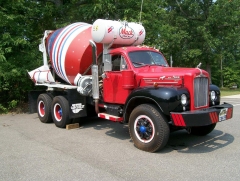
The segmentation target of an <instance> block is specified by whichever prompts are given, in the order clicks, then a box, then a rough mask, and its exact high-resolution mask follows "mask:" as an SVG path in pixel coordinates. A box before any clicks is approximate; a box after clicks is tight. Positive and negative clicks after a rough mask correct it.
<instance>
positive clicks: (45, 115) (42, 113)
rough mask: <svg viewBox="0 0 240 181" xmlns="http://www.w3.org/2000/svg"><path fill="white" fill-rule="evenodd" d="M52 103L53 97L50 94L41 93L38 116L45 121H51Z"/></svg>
mask: <svg viewBox="0 0 240 181" xmlns="http://www.w3.org/2000/svg"><path fill="white" fill-rule="evenodd" d="M51 104H52V98H51V97H50V96H49V95H48V94H40V95H39V96H38V99H37V113H38V118H39V119H40V121H41V122H43V123H51V122H52V115H51Z"/></svg>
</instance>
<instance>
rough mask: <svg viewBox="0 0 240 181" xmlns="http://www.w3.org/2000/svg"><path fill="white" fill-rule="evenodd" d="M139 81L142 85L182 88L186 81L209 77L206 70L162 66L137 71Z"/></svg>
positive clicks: (151, 66) (145, 67) (147, 67)
mask: <svg viewBox="0 0 240 181" xmlns="http://www.w3.org/2000/svg"><path fill="white" fill-rule="evenodd" d="M136 72H137V74H136V75H137V79H138V80H139V81H140V82H141V85H146V84H147V85H154V84H159V85H169V86H173V85H175V86H180V85H182V84H183V83H184V80H193V79H194V78H195V77H209V75H208V73H207V72H206V71H205V70H202V69H199V68H178V67H161V66H155V65H154V66H153V65H150V66H144V67H141V68H138V69H136Z"/></svg>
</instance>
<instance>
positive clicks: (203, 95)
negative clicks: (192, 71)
mask: <svg viewBox="0 0 240 181" xmlns="http://www.w3.org/2000/svg"><path fill="white" fill-rule="evenodd" d="M206 105H208V78H206V77H197V78H195V79H194V106H195V108H198V107H202V106H206Z"/></svg>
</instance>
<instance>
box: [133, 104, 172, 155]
mask: <svg viewBox="0 0 240 181" xmlns="http://www.w3.org/2000/svg"><path fill="white" fill-rule="evenodd" d="M129 133H130V136H131V138H132V140H133V143H134V145H135V146H136V147H137V148H138V149H140V150H143V151H147V152H156V151H158V150H160V149H162V148H163V147H164V146H165V145H166V144H167V142H168V139H169V133H170V130H169V125H168V123H167V122H166V119H165V118H164V116H163V115H161V113H160V112H159V109H158V108H157V107H156V106H154V105H151V104H142V105H139V106H137V107H136V108H135V109H134V110H133V111H132V113H131V115H130V118H129Z"/></svg>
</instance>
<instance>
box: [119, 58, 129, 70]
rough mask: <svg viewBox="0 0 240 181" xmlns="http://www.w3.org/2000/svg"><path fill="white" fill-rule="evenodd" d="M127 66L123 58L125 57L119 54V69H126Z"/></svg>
mask: <svg viewBox="0 0 240 181" xmlns="http://www.w3.org/2000/svg"><path fill="white" fill-rule="evenodd" d="M127 68H128V67H127V62H126V60H125V58H124V57H123V56H121V67H120V70H126V69H127Z"/></svg>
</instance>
